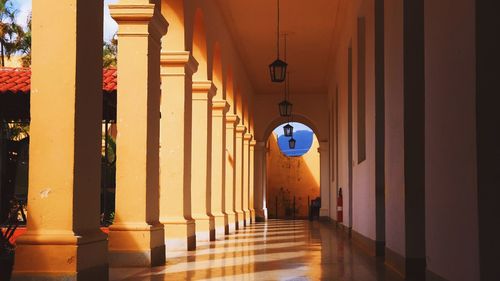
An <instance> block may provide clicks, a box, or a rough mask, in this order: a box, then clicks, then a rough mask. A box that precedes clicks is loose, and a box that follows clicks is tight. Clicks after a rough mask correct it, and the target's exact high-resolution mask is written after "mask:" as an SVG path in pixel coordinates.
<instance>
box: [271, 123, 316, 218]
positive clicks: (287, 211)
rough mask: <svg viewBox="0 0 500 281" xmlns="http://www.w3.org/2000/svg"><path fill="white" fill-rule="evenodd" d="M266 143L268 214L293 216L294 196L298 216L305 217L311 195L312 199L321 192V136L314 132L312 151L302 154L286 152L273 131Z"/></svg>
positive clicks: (281, 216) (282, 216) (278, 216)
mask: <svg viewBox="0 0 500 281" xmlns="http://www.w3.org/2000/svg"><path fill="white" fill-rule="evenodd" d="M266 147H267V153H266V169H267V179H266V181H267V182H266V186H267V191H266V192H267V194H266V198H267V210H268V215H269V218H271V219H274V218H276V217H277V218H286V217H290V216H292V213H291V212H292V210H293V199H294V197H295V212H296V214H295V217H296V218H306V217H307V216H308V208H307V206H308V198H309V199H310V200H313V199H315V198H316V197H319V196H320V158H319V157H320V156H319V153H318V148H319V142H318V139H317V138H316V136H315V135H314V136H313V143H312V145H311V148H310V149H309V151H308V152H307V153H305V154H304V155H302V156H299V157H288V156H286V155H284V154H283V153H282V152H281V150H280V148H279V147H278V142H277V138H276V135H275V134H274V133H272V134H271V135H270V136H269V139H268V141H267V144H266ZM276 205H277V206H276ZM276 210H278V212H277V216H276Z"/></svg>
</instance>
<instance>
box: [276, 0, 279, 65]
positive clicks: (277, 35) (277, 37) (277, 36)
mask: <svg viewBox="0 0 500 281" xmlns="http://www.w3.org/2000/svg"><path fill="white" fill-rule="evenodd" d="M276 2H277V4H278V9H277V10H278V17H277V18H278V30H277V34H276V39H277V40H276V42H277V43H276V45H277V48H276V50H277V53H278V59H279V58H280V0H277V1H276Z"/></svg>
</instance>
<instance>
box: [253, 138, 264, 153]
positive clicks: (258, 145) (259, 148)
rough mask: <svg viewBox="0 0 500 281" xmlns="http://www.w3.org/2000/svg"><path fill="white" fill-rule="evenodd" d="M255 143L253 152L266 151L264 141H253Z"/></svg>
mask: <svg viewBox="0 0 500 281" xmlns="http://www.w3.org/2000/svg"><path fill="white" fill-rule="evenodd" d="M253 142H255V150H257V151H266V142H265V141H255V140H254V141H253Z"/></svg>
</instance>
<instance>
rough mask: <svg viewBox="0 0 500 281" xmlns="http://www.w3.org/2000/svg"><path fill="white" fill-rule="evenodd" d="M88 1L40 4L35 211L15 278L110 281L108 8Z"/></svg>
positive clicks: (34, 85) (36, 9)
mask: <svg viewBox="0 0 500 281" xmlns="http://www.w3.org/2000/svg"><path fill="white" fill-rule="evenodd" d="M87 2H88V1H83V0H43V1H42V0H34V1H33V23H34V24H33V45H32V47H33V64H32V68H31V69H32V78H31V93H32V95H31V126H30V163H29V193H28V202H29V203H28V204H29V205H28V210H29V212H28V225H27V232H26V234H24V235H23V236H21V237H19V238H18V239H17V249H16V255H15V258H16V260H15V266H14V276H13V277H12V280H40V281H41V280H62V279H64V280H76V279H77V278H78V280H91V279H92V280H107V279H108V262H107V241H106V240H107V239H106V235H104V234H103V233H102V232H101V231H100V230H99V213H100V211H99V210H100V206H99V202H100V200H99V196H100V169H101V168H100V167H101V162H100V161H101V156H100V154H101V118H102V114H101V113H102V112H101V104H102V57H101V52H102V51H101V50H102V18H103V14H102V11H103V4H102V1H90V2H89V3H87ZM54 19H57V20H54ZM77 21H78V25H77V24H76V23H77ZM54 34H57V36H54Z"/></svg>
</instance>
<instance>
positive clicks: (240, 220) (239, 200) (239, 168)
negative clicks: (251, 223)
mask: <svg viewBox="0 0 500 281" xmlns="http://www.w3.org/2000/svg"><path fill="white" fill-rule="evenodd" d="M246 131H247V128H246V127H245V126H243V125H238V126H236V146H235V155H236V159H235V160H236V162H235V163H236V165H235V169H236V184H235V188H234V211H235V212H236V216H235V218H236V229H242V228H243V227H244V226H245V211H243V167H244V165H243V163H244V159H243V142H244V140H243V137H244V135H245V132H246Z"/></svg>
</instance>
